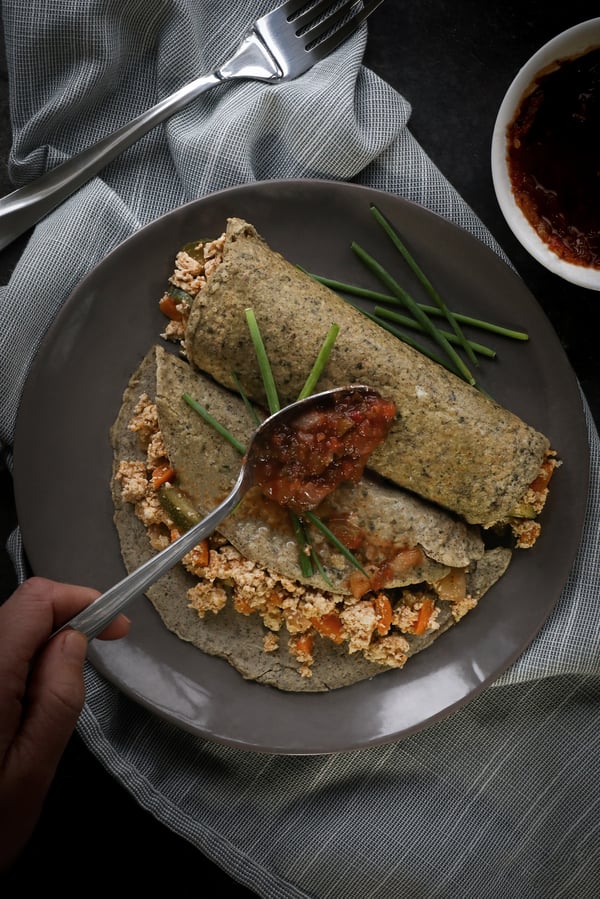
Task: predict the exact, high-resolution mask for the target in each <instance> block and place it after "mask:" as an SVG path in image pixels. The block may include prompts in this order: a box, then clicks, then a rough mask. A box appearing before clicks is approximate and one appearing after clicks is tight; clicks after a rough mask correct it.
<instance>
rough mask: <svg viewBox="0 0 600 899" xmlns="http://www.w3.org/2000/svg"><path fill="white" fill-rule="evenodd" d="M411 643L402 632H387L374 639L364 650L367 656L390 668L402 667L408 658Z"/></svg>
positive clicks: (371, 660)
mask: <svg viewBox="0 0 600 899" xmlns="http://www.w3.org/2000/svg"><path fill="white" fill-rule="evenodd" d="M409 650H410V644H409V643H408V641H407V640H406V639H405V638H404V637H402V636H401V635H400V634H387V635H386V636H385V637H380V638H379V639H378V640H374V641H373V642H372V643H370V644H369V646H367V648H366V649H365V651H364V655H365V658H366V659H368V660H369V661H370V662H376V663H377V664H378V665H385V666H386V667H388V668H402V667H403V666H404V664H405V663H406V660H407V659H408V652H409Z"/></svg>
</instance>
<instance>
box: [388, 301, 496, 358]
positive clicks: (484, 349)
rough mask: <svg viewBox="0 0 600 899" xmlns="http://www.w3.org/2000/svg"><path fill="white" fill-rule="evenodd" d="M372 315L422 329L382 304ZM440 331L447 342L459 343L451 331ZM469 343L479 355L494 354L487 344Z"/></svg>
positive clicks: (407, 317)
mask: <svg viewBox="0 0 600 899" xmlns="http://www.w3.org/2000/svg"><path fill="white" fill-rule="evenodd" d="M373 315H374V316H375V318H387V319H389V321H393V322H397V323H398V324H399V325H402V326H403V327H405V328H412V329H413V330H415V331H423V326H422V325H421V324H420V322H418V321H416V320H415V319H414V318H410V317H409V316H408V315H402V313H401V312H394V311H393V310H392V309H385V308H384V307H383V306H375V308H374V309H373ZM441 333H442V334H444V335H445V337H446V340H448V342H449V343H454V344H457V343H460V341H459V339H458V337H457V336H456V334H454V333H453V332H450V331H442V332H441ZM469 345H470V346H471V347H472V349H473V351H474V352H476V353H479V354H480V355H481V356H488V357H489V358H490V359H494V358H495V356H496V352H495V350H492V349H491V348H490V347H489V346H485V345H484V344H482V343H476V342H475V341H474V340H470V341H469Z"/></svg>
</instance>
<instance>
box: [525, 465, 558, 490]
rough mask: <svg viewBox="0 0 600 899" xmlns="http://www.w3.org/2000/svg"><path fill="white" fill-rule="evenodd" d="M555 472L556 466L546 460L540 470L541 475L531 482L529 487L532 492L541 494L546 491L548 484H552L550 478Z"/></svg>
mask: <svg viewBox="0 0 600 899" xmlns="http://www.w3.org/2000/svg"><path fill="white" fill-rule="evenodd" d="M553 472H554V465H553V463H552V462H551V461H549V460H546V461H545V462H542V467H541V469H540V473H539V474H538V476H537V478H536V479H535V480H534V481H532V482H531V484H530V485H529V486H530V488H531V490H533V491H534V492H535V493H540V492H541V491H542V490H545V489H546V487H547V486H548V484H549V483H550V478H551V477H552V474H553Z"/></svg>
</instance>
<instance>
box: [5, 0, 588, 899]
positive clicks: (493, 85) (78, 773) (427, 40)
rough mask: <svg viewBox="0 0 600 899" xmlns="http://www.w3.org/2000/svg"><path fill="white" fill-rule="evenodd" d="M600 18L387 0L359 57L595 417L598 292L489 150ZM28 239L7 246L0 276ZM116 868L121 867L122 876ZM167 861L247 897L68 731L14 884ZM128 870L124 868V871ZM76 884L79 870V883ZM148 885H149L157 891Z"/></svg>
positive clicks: (188, 890)
mask: <svg viewBox="0 0 600 899" xmlns="http://www.w3.org/2000/svg"><path fill="white" fill-rule="evenodd" d="M597 15H598V8H597V4H595V3H593V2H591V0H571V2H570V3H568V4H549V3H547V2H546V0H488V2H485V3H483V2H481V0H461V2H460V3H451V2H449V0H420V2H419V3H413V4H409V3H401V2H399V0H386V2H385V3H384V5H383V6H382V7H381V8H380V9H379V10H378V11H377V12H376V13H375V14H374V15H373V16H372V18H371V19H370V22H369V39H368V45H367V51H366V57H365V60H364V61H365V64H366V65H367V66H368V67H369V68H371V69H372V70H373V71H375V72H376V73H377V74H378V75H380V76H381V77H382V78H384V79H385V80H386V81H387V82H389V83H390V84H391V85H392V86H393V87H395V88H396V89H397V90H398V91H399V92H400V93H401V94H402V95H403V96H404V97H405V98H406V99H407V100H408V101H409V102H410V103H411V105H412V110H413V111H412V116H411V119H410V122H409V128H410V130H411V132H412V134H413V136H414V137H415V138H416V139H417V141H418V142H419V143H420V144H421V146H422V147H423V149H424V150H425V151H426V152H427V153H428V154H429V156H430V157H431V159H432V160H433V162H434V163H435V164H436V165H437V166H438V168H439V169H440V170H441V171H442V173H443V174H444V175H445V176H446V177H447V178H448V179H449V181H450V182H451V183H452V184H453V185H454V187H455V188H456V189H457V190H458V191H459V193H460V194H461V195H462V196H463V197H464V199H465V200H466V201H467V202H468V203H469V205H470V206H471V207H472V209H473V210H474V211H475V212H476V213H477V214H478V215H479V217H480V218H481V220H482V221H483V223H484V224H485V225H486V226H487V227H488V229H489V230H490V231H491V232H492V234H493V235H494V236H495V237H496V239H497V240H498V242H499V243H500V245H501V246H502V247H503V248H504V250H505V252H506V253H507V255H508V257H509V258H510V259H511V261H512V263H513V264H514V266H515V268H516V269H517V271H518V273H519V274H520V275H521V277H522V278H523V279H524V281H525V283H526V285H527V286H528V288H529V289H530V291H531V292H532V293H533V294H534V296H535V297H536V298H537V300H538V301H539V303H540V305H541V306H542V308H543V309H544V311H545V313H546V315H547V316H548V318H549V319H550V321H551V323H552V325H553V326H554V328H555V330H556V332H557V334H558V336H559V338H560V340H561V343H562V345H563V347H564V349H565V351H566V353H567V355H568V358H569V359H570V362H571V364H572V366H573V368H574V370H575V372H576V374H577V376H578V378H579V381H580V383H581V385H582V388H583V390H584V392H585V394H586V396H587V399H588V402H589V404H590V407H591V410H592V413H593V415H594V418H595V421H596V423H599V422H600V377H599V374H598V367H597V364H596V343H597V338H596V334H595V331H594V329H593V327H591V325H592V323H593V322H594V321H595V316H594V313H595V311H596V310H597V308H598V306H599V305H600V293H596V292H593V291H588V290H585V289H583V288H579V287H576V286H574V285H572V284H569V283H567V282H566V281H563V280H561V279H559V278H558V277H556V276H554V275H551V274H550V273H549V272H547V271H546V270H545V269H544V268H543V267H542V266H540V265H539V264H538V263H537V262H536V261H535V260H534V259H532V258H531V257H530V256H529V255H528V254H527V253H526V252H525V251H524V250H523V249H522V247H521V245H520V244H519V243H518V241H517V240H516V238H514V237H513V235H512V233H511V231H510V230H509V228H508V226H507V225H506V223H505V221H504V219H503V217H502V214H501V212H500V209H499V207H498V204H497V202H496V198H495V194H494V190H493V185H492V177H491V170H490V145H491V136H492V130H493V126H494V121H495V117H496V113H497V110H498V108H499V106H500V103H501V101H502V98H503V96H504V93H505V91H506V89H507V88H508V86H509V84H510V82H511V81H512V79H513V77H514V75H515V74H516V73H517V71H518V69H519V68H520V67H521V66H522V65H523V63H524V62H525V61H526V60H527V59H528V58H529V57H530V56H531V55H532V54H533V53H534V52H535V51H536V50H537V49H538V48H539V47H540V46H541V45H542V44H544V43H546V41H548V40H549V39H550V38H552V37H554V36H555V35H556V34H558V33H559V32H561V31H563V30H564V29H566V28H569V27H571V26H572V25H575V24H577V23H578V22H581V21H584V20H585V19H589V18H593V17H595V16H597ZM0 117H1V121H2V128H0V158H1V160H2V166H1V167H0V192H1V194H5V193H8V191H9V190H11V189H12V187H11V184H10V181H9V178H8V174H7V170H6V165H5V163H6V160H7V158H8V153H9V150H10V120H9V112H8V85H7V74H6V64H5V60H4V57H2V60H1V68H0ZM26 240H27V235H25V236H24V237H23V238H22V239H20V240H19V241H17V242H16V243H15V244H13V245H12V246H11V247H8V248H7V249H5V250H4V251H2V252H1V253H0V277H1V278H2V283H6V281H7V280H8V278H9V277H10V273H11V271H12V269H13V267H14V265H15V263H16V262H17V260H18V258H19V255H20V253H21V252H22V250H23V247H24V245H25V242H26ZM14 523H15V516H14V505H13V500H12V492H11V484H10V478H9V476H8V473H7V472H6V471H3V472H0V537H1V538H2V539H1V541H0V543H1V546H2V547H3V546H4V543H5V540H6V536H7V535H8V533H9V531H10V530H11V528H12V527H13V526H14ZM14 586H15V578H14V574H13V571H12V567H11V565H10V562H9V560H8V557H7V556H6V554H5V553H4V552H2V554H1V555H0V599H4V598H5V597H6V596H8V595H9V593H10V592H11V591H12V589H14ZM90 842H95V843H98V844H101V845H103V846H104V847H105V852H106V856H105V857H106V864H105V865H103V866H102V867H101V869H100V870H99V871H96V872H94V874H93V875H92V874H91V872H89V871H88V869H87V860H86V857H87V851H86V847H87V846H89V844H90ZM114 866H116V867H117V868H118V870H119V874H118V875H115V874H114V873H112V872H113V867H114ZM165 870H168V876H169V886H170V888H171V890H172V891H173V894H178V895H179V896H180V897H187V896H192V895H193V896H197V895H202V894H203V891H204V890H205V885H206V883H207V880H208V879H209V878H211V879H212V884H213V885H212V886H211V894H212V895H221V894H223V895H227V896H231V897H250V896H253V895H254V894H253V893H252V892H250V891H249V890H247V889H245V888H243V887H241V886H240V885H239V884H237V883H235V882H234V881H232V880H230V879H229V878H228V877H227V876H226V875H225V874H224V873H223V872H222V871H220V869H218V868H216V867H215V866H214V865H212V864H211V863H210V862H208V861H207V860H205V859H203V858H202V856H201V855H200V854H199V853H198V851H197V850H196V849H195V848H193V847H192V846H190V845H189V844H187V843H186V842H185V841H184V840H182V839H180V838H178V837H176V836H175V835H174V834H172V833H171V832H170V831H168V830H167V829H166V828H165V827H164V826H163V825H162V824H160V823H159V822H157V821H156V820H155V819H154V818H153V817H152V815H151V814H149V813H147V812H145V811H144V810H142V809H141V808H140V807H139V806H138V805H137V803H136V802H135V801H134V799H133V798H132V797H131V796H130V794H129V793H128V792H127V791H126V790H125V789H123V788H122V787H121V786H120V785H119V784H117V783H116V782H115V781H114V780H113V778H112V777H111V776H110V775H109V774H107V773H106V771H105V770H104V769H103V768H102V766H101V765H100V763H99V762H98V761H97V760H96V759H95V757H93V756H92V755H91V754H90V753H89V752H88V750H87V749H86V747H85V746H84V745H83V744H82V742H81V741H80V740H79V738H78V737H77V736H75V737H73V739H72V741H71V744H70V745H69V747H68V749H67V752H66V754H65V756H64V759H63V762H62V764H61V766H60V769H59V772H58V776H57V778H56V781H55V784H54V786H53V788H52V791H51V794H50V796H49V799H48V803H47V807H46V810H45V813H44V815H43V818H42V821H41V822H40V826H39V828H38V831H37V833H36V835H35V837H34V840H33V842H32V844H31V846H30V848H29V850H28V853H27V854H26V856H25V858H24V859H23V862H22V864H21V866H20V868H19V871H18V872H17V873H18V877H19V880H18V882H19V884H20V886H21V887H22V885H23V882H24V880H28V879H29V880H31V876H32V872H35V871H37V872H43V875H44V879H45V883H46V886H48V885H49V883H48V878H49V879H50V884H52V883H56V884H60V885H61V889H62V890H63V893H64V892H65V889H66V891H67V895H75V892H74V891H73V893H69V892H68V889H69V887H68V883H76V882H77V881H78V882H79V885H82V884H86V883H90V882H92V881H91V880H90V878H91V877H93V883H95V885H96V887H97V888H98V889H102V888H103V886H104V885H105V884H106V885H107V886H110V885H112V884H114V883H117V884H119V885H120V886H122V887H124V888H125V887H127V886H135V888H136V890H138V891H139V893H140V894H142V893H143V892H145V890H146V889H150V890H152V891H153V889H154V888H155V886H156V883H157V878H160V877H161V875H162V872H163V871H165ZM128 872H129V873H128ZM84 877H85V879H84V880H81V879H80V878H84ZM151 894H153V893H151Z"/></svg>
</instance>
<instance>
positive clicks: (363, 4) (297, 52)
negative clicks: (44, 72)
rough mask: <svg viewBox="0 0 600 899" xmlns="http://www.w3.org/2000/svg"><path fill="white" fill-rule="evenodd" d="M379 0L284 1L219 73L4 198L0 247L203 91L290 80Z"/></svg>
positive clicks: (344, 35)
mask: <svg viewBox="0 0 600 899" xmlns="http://www.w3.org/2000/svg"><path fill="white" fill-rule="evenodd" d="M382 2H383V0H346V2H341V0H335V2H333V0H312V2H309V0H287V2H286V3H283V4H282V5H281V6H279V7H277V9H274V10H273V12H270V13H268V14H267V15H266V16H262V17H261V18H260V19H257V20H256V21H255V22H254V23H253V24H252V25H250V27H249V28H248V30H247V31H246V33H245V35H244V37H243V39H242V41H241V43H240V44H239V46H238V48H237V50H236V51H235V53H234V54H233V55H232V56H231V57H230V59H228V60H227V61H226V62H224V63H223V65H221V66H220V67H219V68H218V69H216V70H215V71H214V72H211V73H210V74H208V75H203V76H201V77H200V78H196V79H195V80H194V81H190V82H189V84H186V85H184V86H183V87H181V88H179V90H178V91H175V93H173V94H171V95H170V96H168V97H165V98H164V99H163V100H161V101H160V102H159V103H157V104H156V105H155V106H152V107H151V108H150V109H148V110H147V111H146V112H144V113H142V114H141V115H139V116H138V117H137V118H135V119H133V121H131V122H129V123H128V124H127V125H123V126H122V127H121V128H119V129H118V130H117V131H113V132H112V134H109V135H107V136H106V137H104V138H102V139H101V140H100V141H98V142H97V143H95V144H93V145H92V146H91V147H88V148H87V149H86V150H84V151H83V152H82V153H79V154H78V155H77V156H73V157H72V158H71V159H68V160H67V161H66V162H63V163H61V164H60V165H58V166H56V168H54V169H52V170H51V171H49V172H47V173H46V174H44V175H42V176H41V177H40V178H37V179H36V180H35V181H32V182H31V184H27V185H25V186H24V187H21V188H19V189H18V190H15V191H13V192H12V193H10V194H8V195H7V196H5V197H3V198H2V199H0V250H1V249H3V248H4V247H6V246H7V245H8V244H9V243H11V242H12V241H13V240H15V239H16V238H17V237H19V236H20V235H21V234H23V232H24V231H27V229H28V228H31V227H32V226H33V225H35V224H36V222H39V221H40V219H42V218H43V217H44V216H45V215H47V214H48V213H49V212H51V211H52V210H53V209H54V208H56V206H58V205H59V204H60V203H62V202H63V200H66V198H67V197H69V196H70V195H71V194H72V193H74V192H75V191H76V190H77V189H78V188H79V187H81V186H82V184H85V183H86V181H89V180H90V179H91V178H93V176H94V175H96V174H97V173H98V172H99V171H100V170H101V169H102V168H104V166H105V165H107V164H108V163H109V162H110V161H111V160H112V159H114V158H115V157H116V156H118V155H119V154H120V153H122V152H123V151H124V150H126V149H127V147H130V146H131V145H132V144H133V143H135V142H136V141H138V140H139V139H140V138H141V137H143V135H144V134H146V133H147V132H148V131H150V130H151V129H152V128H155V127H156V125H158V124H160V123H161V122H164V121H165V119H167V118H169V117H170V116H172V115H173V114H174V113H176V112H178V111H179V110H180V109H182V108H183V107H184V106H186V105H187V104H188V103H189V102H190V101H191V100H193V99H194V98H195V97H198V96H199V95H200V94H202V93H204V91H207V90H210V89H211V88H213V87H216V86H217V85H218V84H223V83H224V82H226V81H234V80H250V81H264V82H267V83H269V84H279V83H280V82H282V81H291V80H292V79H294V78H297V77H298V76H299V75H302V74H303V73H304V72H306V71H308V69H310V68H312V66H314V65H315V63H317V62H319V61H320V60H322V59H324V58H325V57H326V56H329V54H330V53H332V52H333V50H336V49H337V48H338V47H339V46H340V44H342V43H343V42H344V41H345V40H347V39H348V38H349V37H350V36H351V35H352V34H354V32H355V31H357V30H358V28H359V27H360V26H361V25H362V23H363V22H364V21H365V19H366V18H367V16H370V15H371V13H372V12H373V11H374V10H375V9H377V7H378V6H380V5H381V3H382Z"/></svg>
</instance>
